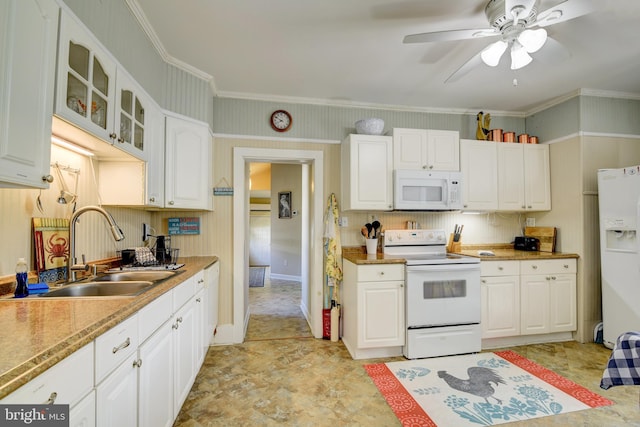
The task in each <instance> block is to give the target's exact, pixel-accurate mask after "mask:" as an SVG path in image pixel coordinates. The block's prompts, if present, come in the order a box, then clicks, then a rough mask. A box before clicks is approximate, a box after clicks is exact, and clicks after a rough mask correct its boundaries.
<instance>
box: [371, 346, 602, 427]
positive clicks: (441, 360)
mask: <svg viewBox="0 0 640 427" xmlns="http://www.w3.org/2000/svg"><path fill="white" fill-rule="evenodd" d="M365 369H366V371H367V373H368V374H369V376H370V377H371V379H372V380H373V382H374V383H375V385H376V386H377V387H378V390H380V393H382V395H383V396H384V398H385V399H386V401H387V403H388V404H389V406H391V409H392V410H393V411H394V413H395V414H396V416H397V417H398V419H399V420H400V422H401V424H402V425H403V426H440V427H445V426H456V427H458V426H460V427H461V426H491V425H497V424H504V423H509V422H514V421H523V420H529V419H532V418H539V417H545V416H549V415H557V414H562V413H567V412H573V411H580V410H583V409H590V408H595V407H598V406H607V405H611V404H613V402H611V401H610V400H607V399H605V398H603V397H601V396H599V395H598V394H596V393H593V392H591V391H589V390H587V389H586V388H584V387H582V386H580V385H578V384H576V383H574V382H572V381H570V380H568V379H566V378H564V377H562V376H560V375H558V374H556V373H554V372H552V371H550V370H548V369H546V368H544V367H542V366H540V365H538V364H536V363H534V362H532V361H530V360H528V359H526V358H524V357H522V356H520V355H519V354H518V353H515V352H513V351H499V352H495V353H478V354H470V355H464V356H451V357H436V358H431V359H418V360H409V361H402V362H389V363H379V364H371V365H365Z"/></svg>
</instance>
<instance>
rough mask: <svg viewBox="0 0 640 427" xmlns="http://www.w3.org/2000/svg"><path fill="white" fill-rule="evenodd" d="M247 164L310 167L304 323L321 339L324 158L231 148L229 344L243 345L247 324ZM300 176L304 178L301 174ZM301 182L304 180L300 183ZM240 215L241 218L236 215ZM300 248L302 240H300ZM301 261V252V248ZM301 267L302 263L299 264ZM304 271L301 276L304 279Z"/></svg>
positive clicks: (299, 152) (315, 153)
mask: <svg viewBox="0 0 640 427" xmlns="http://www.w3.org/2000/svg"><path fill="white" fill-rule="evenodd" d="M251 162H271V163H300V164H303V165H305V164H306V165H309V166H310V167H311V177H310V182H308V185H307V186H306V187H307V188H309V191H310V197H309V225H310V227H309V239H308V245H306V246H307V247H308V249H309V251H308V252H307V255H306V257H307V259H308V260H309V268H308V274H307V275H306V276H307V277H302V281H303V282H304V281H305V280H306V281H307V283H308V284H309V307H307V309H308V310H307V312H306V313H305V316H307V321H308V322H309V326H310V327H311V333H312V334H313V336H314V337H316V338H322V308H323V297H322V295H323V294H322V292H323V286H322V281H323V277H324V275H323V268H322V258H323V250H324V249H323V241H322V239H323V238H322V235H323V232H322V230H323V210H324V185H323V179H324V156H323V152H322V151H314V150H287V149H285V150H280V149H269V148H248V147H235V148H234V149H233V183H234V190H233V191H234V194H233V212H234V215H233V341H234V343H241V342H243V341H244V336H245V333H246V328H247V325H248V323H249V310H248V302H249V301H248V285H247V286H245V266H246V265H248V262H249V245H248V242H247V233H248V229H249V168H248V167H246V166H247V164H248V163H251ZM303 175H304V174H303ZM303 182H304V180H303ZM240 213H242V214H240ZM303 245H304V239H303ZM302 256H303V257H305V252H304V248H303V255H302ZM302 263H303V265H304V263H305V260H304V259H303V260H302ZM304 270H305V269H304V268H303V271H302V274H303V275H304Z"/></svg>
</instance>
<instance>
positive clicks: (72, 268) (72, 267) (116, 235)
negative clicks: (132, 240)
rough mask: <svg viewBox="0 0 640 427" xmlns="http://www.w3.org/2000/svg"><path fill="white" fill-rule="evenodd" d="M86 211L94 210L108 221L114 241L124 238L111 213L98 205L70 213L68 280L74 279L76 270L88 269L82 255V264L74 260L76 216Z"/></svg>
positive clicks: (84, 207)
mask: <svg viewBox="0 0 640 427" xmlns="http://www.w3.org/2000/svg"><path fill="white" fill-rule="evenodd" d="M88 211H96V212H99V213H101V214H102V216H104V217H105V218H106V220H107V222H108V223H109V229H110V230H111V234H113V239H114V240H115V241H116V242H119V241H120V240H122V239H124V234H123V233H122V230H121V229H120V227H118V224H116V222H115V220H114V219H113V217H112V216H111V214H110V213H109V212H107V211H105V210H104V209H102V208H101V207H99V206H83V207H81V208H80V209H78V210H77V211H75V212H74V213H73V214H72V215H71V219H70V220H69V261H68V267H69V281H71V282H73V281H75V280H76V272H77V271H87V270H89V264H87V263H86V261H85V258H84V255H82V264H77V260H76V222H77V221H78V217H79V216H80V215H82V214H83V213H85V212H88Z"/></svg>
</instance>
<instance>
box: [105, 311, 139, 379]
mask: <svg viewBox="0 0 640 427" xmlns="http://www.w3.org/2000/svg"><path fill="white" fill-rule="evenodd" d="M138 344H139V341H138V315H137V314H134V315H133V316H131V317H129V318H128V319H127V320H125V321H124V322H122V323H120V324H119V325H116V326H114V327H113V329H111V330H110V331H108V332H105V333H104V334H102V335H100V336H99V337H98V338H96V385H97V384H99V383H100V382H101V381H102V380H103V379H104V377H105V376H107V374H108V373H109V372H111V371H112V370H113V369H115V368H116V366H118V365H120V363H122V361H124V360H125V359H126V358H127V357H128V356H129V355H130V354H132V353H133V352H135V351H136V349H137V348H138Z"/></svg>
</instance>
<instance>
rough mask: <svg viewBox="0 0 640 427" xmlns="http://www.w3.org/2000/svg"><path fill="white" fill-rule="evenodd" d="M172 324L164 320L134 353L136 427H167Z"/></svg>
mask: <svg viewBox="0 0 640 427" xmlns="http://www.w3.org/2000/svg"><path fill="white" fill-rule="evenodd" d="M174 325H175V324H174V322H173V319H172V320H168V321H167V322H165V323H164V324H163V325H162V326H160V328H158V330H157V331H156V332H155V333H154V334H153V335H152V336H151V337H150V338H149V339H148V340H147V341H145V342H144V343H143V344H142V345H141V346H140V348H139V349H138V358H139V359H140V361H141V366H140V369H139V376H138V387H139V388H138V390H139V397H138V426H140V427H163V426H164V427H169V426H171V425H173V420H174V418H175V417H176V416H177V412H175V410H174V406H173V378H174V373H173V368H174V363H173V361H174V355H173V353H174V345H175V342H174V332H175V328H174Z"/></svg>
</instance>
